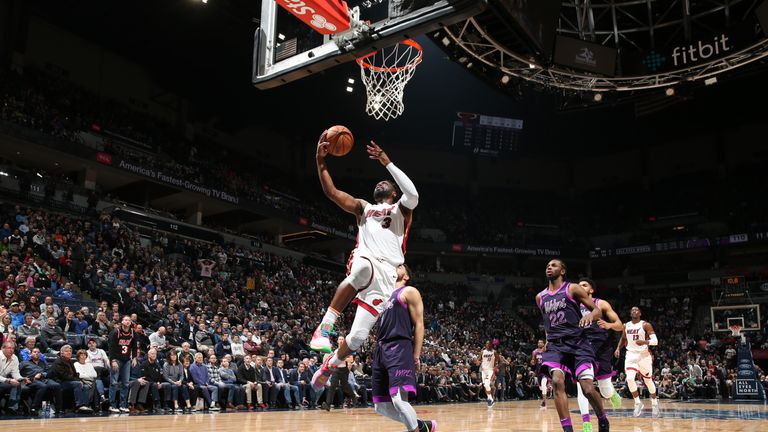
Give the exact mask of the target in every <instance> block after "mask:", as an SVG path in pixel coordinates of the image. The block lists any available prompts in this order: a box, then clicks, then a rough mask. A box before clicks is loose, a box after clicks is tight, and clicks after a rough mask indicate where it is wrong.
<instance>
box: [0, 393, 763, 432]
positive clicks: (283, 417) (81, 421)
mask: <svg viewBox="0 0 768 432" xmlns="http://www.w3.org/2000/svg"><path fill="white" fill-rule="evenodd" d="M570 402H571V409H572V411H571V418H572V419H573V424H574V429H575V430H576V431H580V430H581V418H580V416H579V414H578V411H577V407H576V401H575V400H574V399H571V400H570ZM550 405H552V404H551V401H550ZM415 408H416V412H417V413H418V414H419V417H420V418H426V419H436V420H437V421H438V431H440V432H451V431H461V432H473V431H477V432H480V431H500V430H508V431H537V432H539V431H540V432H559V431H561V430H562V429H561V428H560V423H559V421H558V417H557V413H556V412H555V409H554V406H550V407H549V408H547V409H545V410H541V409H539V405H538V402H536V401H524V402H499V403H497V404H496V405H495V406H494V407H493V408H492V409H488V408H487V407H486V406H485V404H484V403H475V404H441V405H419V406H416V407H415ZM661 410H662V413H661V417H660V418H658V419H653V418H651V417H650V415H651V413H650V401H646V412H645V413H644V414H643V417H640V418H634V417H632V402H631V401H627V400H625V401H624V405H623V407H622V408H621V409H619V410H615V411H612V410H609V418H610V420H611V431H612V432H623V431H630V432H646V431H647V432H687V431H711V432H719V431H722V432H726V431H727V432H730V431H749V432H758V431H759V432H765V431H768V405H766V404H717V403H682V402H666V401H662V402H661ZM592 424H593V427H594V430H595V432H597V420H596V419H595V418H594V416H593V419H592ZM0 426H2V427H3V429H4V430H6V431H13V432H26V431H36V432H37V431H40V430H43V429H45V430H47V431H51V432H53V431H55V432H65V431H83V432H113V431H121V432H148V431H159V430H162V431H164V432H172V431H183V432H193V431H195V432H196V431H217V432H229V431H232V432H242V431H285V432H294V431H313V432H339V431H341V432H390V431H392V432H395V431H403V430H404V428H403V425H402V424H400V423H396V422H394V421H391V420H389V419H387V418H384V417H382V416H379V415H377V414H376V413H375V412H374V411H373V409H372V408H369V409H362V408H358V409H350V410H333V411H331V412H326V411H276V412H251V413H248V412H233V413H218V414H202V413H195V414H184V415H182V414H176V415H135V416H128V415H113V416H91V417H72V418H58V419H53V418H52V419H21V420H4V421H2V422H0Z"/></svg>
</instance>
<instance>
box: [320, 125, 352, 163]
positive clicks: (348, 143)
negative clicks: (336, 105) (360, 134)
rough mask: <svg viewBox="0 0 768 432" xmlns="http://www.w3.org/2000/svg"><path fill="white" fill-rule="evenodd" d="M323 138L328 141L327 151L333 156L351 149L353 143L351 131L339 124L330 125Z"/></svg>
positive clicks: (341, 154)
mask: <svg viewBox="0 0 768 432" xmlns="http://www.w3.org/2000/svg"><path fill="white" fill-rule="evenodd" d="M325 140H326V141H328V144H329V145H328V153H330V154H332V155H334V156H344V155H345V154H347V153H349V151H350V150H352V145H353V144H354V143H355V139H354V137H352V132H351V131H350V130H349V129H348V128H347V127H346V126H341V125H336V126H332V127H331V128H330V129H328V132H326V134H325Z"/></svg>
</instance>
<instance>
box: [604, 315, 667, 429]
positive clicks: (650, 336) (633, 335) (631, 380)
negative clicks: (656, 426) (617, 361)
mask: <svg viewBox="0 0 768 432" xmlns="http://www.w3.org/2000/svg"><path fill="white" fill-rule="evenodd" d="M642 314H643V313H642V311H641V310H640V308H639V307H637V306H635V307H633V308H632V310H631V311H630V316H631V317H632V321H629V322H627V323H626V324H624V326H623V328H622V327H618V328H619V329H620V330H619V331H623V333H622V335H621V340H620V341H619V346H617V347H616V352H615V353H614V355H615V356H616V358H619V356H620V355H621V347H622V346H624V345H626V346H627V356H626V358H625V359H624V372H625V373H626V374H627V387H629V391H630V392H632V398H634V399H635V417H640V415H642V414H643V408H645V405H643V403H642V402H641V401H640V395H639V393H638V392H637V383H635V375H636V374H638V373H639V374H640V376H642V377H643V382H644V383H645V386H646V387H648V393H650V394H651V412H652V415H653V416H654V417H658V416H659V399H658V398H657V397H656V384H654V382H653V355H652V354H651V350H650V349H649V347H651V346H657V345H658V344H659V340H658V339H657V338H656V332H655V331H654V330H653V326H651V324H650V323H648V322H646V321H643V320H641V319H640V317H641V316H642ZM614 329H616V327H614Z"/></svg>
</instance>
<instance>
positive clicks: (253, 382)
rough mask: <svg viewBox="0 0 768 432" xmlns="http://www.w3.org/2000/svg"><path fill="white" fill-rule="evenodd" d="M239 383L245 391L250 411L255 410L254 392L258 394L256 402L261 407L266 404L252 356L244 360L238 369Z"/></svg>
mask: <svg viewBox="0 0 768 432" xmlns="http://www.w3.org/2000/svg"><path fill="white" fill-rule="evenodd" d="M237 383H238V384H240V385H241V386H242V387H243V389H244V390H245V403H246V406H247V407H248V411H252V410H253V408H254V407H253V392H254V391H255V392H256V401H257V403H258V404H259V406H261V405H263V404H264V399H263V396H262V392H261V384H260V383H259V380H258V378H257V376H256V368H255V367H254V365H253V363H252V358H251V356H250V355H246V356H245V357H244V358H243V364H241V365H240V367H238V368H237Z"/></svg>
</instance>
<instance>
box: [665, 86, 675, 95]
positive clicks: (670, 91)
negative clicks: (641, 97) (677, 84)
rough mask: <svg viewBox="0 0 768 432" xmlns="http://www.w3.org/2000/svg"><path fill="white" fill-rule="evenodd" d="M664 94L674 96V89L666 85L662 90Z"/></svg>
mask: <svg viewBox="0 0 768 432" xmlns="http://www.w3.org/2000/svg"><path fill="white" fill-rule="evenodd" d="M664 94H665V95H667V96H674V95H675V89H674V88H672V87H667V89H666V90H664Z"/></svg>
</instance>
